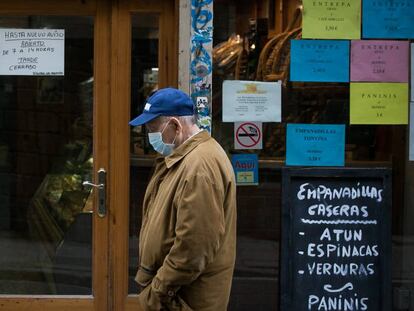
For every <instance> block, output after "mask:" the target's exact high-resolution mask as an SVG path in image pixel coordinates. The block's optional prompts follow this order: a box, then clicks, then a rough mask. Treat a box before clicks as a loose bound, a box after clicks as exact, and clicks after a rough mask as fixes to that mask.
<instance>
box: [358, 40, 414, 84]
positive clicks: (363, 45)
mask: <svg viewBox="0 0 414 311" xmlns="http://www.w3.org/2000/svg"><path fill="white" fill-rule="evenodd" d="M408 47H409V45H408V41H388V40H387V41H384V40H381V41H379V40H353V41H352V42H351V81H363V82H408V71H409V66H408V64H409V63H408V59H409V58H408V53H409V48H408Z"/></svg>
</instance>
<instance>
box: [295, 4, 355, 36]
mask: <svg viewBox="0 0 414 311" xmlns="http://www.w3.org/2000/svg"><path fill="white" fill-rule="evenodd" d="M302 37H303V38H309V39H312V38H315V39H359V38H360V37H361V1H360V0H347V1H314V0H303V32H302Z"/></svg>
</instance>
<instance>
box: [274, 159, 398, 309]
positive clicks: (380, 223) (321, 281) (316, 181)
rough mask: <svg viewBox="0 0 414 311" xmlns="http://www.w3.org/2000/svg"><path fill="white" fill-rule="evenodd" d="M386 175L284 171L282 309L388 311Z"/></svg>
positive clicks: (370, 171) (388, 194) (388, 191)
mask: <svg viewBox="0 0 414 311" xmlns="http://www.w3.org/2000/svg"><path fill="white" fill-rule="evenodd" d="M391 200H392V198H391V171H390V170H388V169H385V168H371V167H370V168H307V169H305V168H301V169H299V168H295V169H292V168H285V169H284V170H283V172H282V257H281V269H280V271H281V274H282V275H281V287H280V288H281V310H282V311H291V310H375V311H388V310H391V297H390V296H391V264H390V263H391V225H390V220H391Z"/></svg>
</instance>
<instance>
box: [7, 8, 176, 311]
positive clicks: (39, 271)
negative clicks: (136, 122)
mask: <svg viewBox="0 0 414 311" xmlns="http://www.w3.org/2000/svg"><path fill="white" fill-rule="evenodd" d="M146 14H155V15H157V16H158V27H159V38H158V67H159V68H158V86H159V87H164V86H176V85H177V60H178V57H177V46H178V44H177V41H178V34H177V31H176V30H177V29H178V17H177V4H176V2H175V1H174V0H168V1H163V0H156V1H154V0H153V1H137V0H134V1H133V0H79V1H74V0H61V1H54V0H4V1H1V3H0V29H1V28H12V29H23V28H24V29H51V30H55V29H64V30H65V43H64V44H65V56H64V63H65V74H64V76H62V77H48V76H43V77H40V76H39V77H38V76H32V77H30V76H19V77H15V76H13V75H10V76H8V75H3V76H0V80H2V81H0V82H1V84H2V86H3V87H4V92H3V91H1V92H0V93H1V94H0V95H1V96H0V98H1V99H0V114H1V118H0V120H2V121H3V120H5V121H4V122H3V123H4V124H3V123H2V121H0V134H1V135H0V181H1V182H2V186H3V185H4V184H6V185H7V187H6V188H10V189H11V190H10V191H9V192H8V195H9V196H7V200H8V201H7V204H5V203H4V202H3V201H0V218H1V216H2V213H3V212H4V213H5V215H6V216H7V217H8V218H7V219H6V218H5V219H6V220H7V221H4V228H3V222H0V243H3V242H4V241H5V242H6V245H12V243H14V244H13V245H16V247H11V252H10V256H9V257H7V256H4V258H6V266H7V269H9V267H11V268H10V270H6V272H7V273H3V277H2V269H0V309H1V310H22V309H29V308H30V309H31V310H59V311H61V310H99V311H102V310H132V309H134V310H137V300H136V297H135V295H134V294H132V295H128V261H129V259H128V240H129V234H128V231H129V230H128V228H129V221H130V220H129V195H130V193H129V178H128V176H129V166H130V128H129V125H128V121H129V120H130V118H131V111H130V104H131V33H132V31H131V27H132V23H131V21H132V19H133V18H135V20H136V19H137V18H138V20H139V19H140V18H141V17H143V16H145V15H146ZM36 42H37V41H36ZM39 42H40V41H39ZM31 44H32V43H31ZM33 44H35V43H33ZM1 49H2V47H1V46H0V50H1ZM88 64H89V65H90V67H89V65H88ZM1 88H2V87H0V89H1ZM132 89H133V88H132ZM3 93H4V94H3ZM9 116H10V117H9ZM6 119H8V120H6ZM6 121H7V122H6ZM3 140H4V141H3ZM88 146H89V147H90V148H89V149H88ZM76 148H78V149H79V150H80V151H79V152H78V149H76ZM75 151H76V154H75ZM88 152H89V153H88ZM4 154H6V156H4ZM28 155H30V156H31V157H28ZM20 159H22V160H20ZM56 159H57V161H55V160H56ZM79 159H82V161H83V163H82V164H83V165H90V167H89V166H88V167H87V168H86V170H85V167H84V166H82V167H81V168H80V167H79V166H77V165H78V162H79ZM30 161H32V162H30ZM55 162H57V163H58V164H59V165H55ZM92 163H93V164H92ZM25 164H26V165H25ZM38 167H39V169H36V168H38ZM68 167H69V172H68V171H67V170H68ZM100 169H104V170H106V172H107V176H106V189H105V190H106V198H104V199H102V198H100V197H98V193H100V192H99V191H98V189H95V190H93V192H88V191H87V190H85V188H82V187H81V186H80V185H81V183H82V181H85V180H89V181H91V182H92V181H94V182H95V184H97V183H100V182H101V181H98V175H97V174H98V170H100ZM16 176H17V177H16ZM2 178H3V179H4V178H6V181H7V182H6V183H4V181H3V180H1V179H2ZM13 178H14V179H18V180H17V181H16V180H12V179H13ZM21 180H23V181H26V182H23V183H22V182H21ZM68 180H69V182H73V185H71V186H68V184H67V183H68ZM56 183H58V184H59V186H56V185H55V184H56ZM20 184H22V187H20V188H19V187H18V185H20ZM20 186H21V185H20ZM19 189H20V190H19ZM31 189H33V190H32V191H31ZM29 190H30V191H31V192H30V191H29ZM1 195H3V193H0V196H1ZM13 195H14V196H13ZM2 198H3V197H2ZM10 202H11V203H10ZM22 202H23V203H22ZM73 202H77V205H76V204H75V205H76V208H77V209H76V208H73V204H74V203H73ZM102 202H104V203H106V214H102V213H98V206H99V203H102ZM19 204H20V205H19ZM16 211H18V213H16ZM100 212H102V211H101V210H100ZM13 213H14V214H13ZM16 215H17V216H16ZM63 215H64V216H63ZM16 219H17V220H16ZM88 226H89V227H88ZM19 230H20V231H19ZM88 230H89V231H88ZM11 233H13V234H12V235H11ZM10 236H12V237H13V239H14V240H10ZM16 241H17V243H20V244H16V243H15V242H16ZM7 243H8V244H7ZM20 246H21V247H20ZM22 249H23V251H22ZM39 249H42V251H37V250H39ZM77 252H79V254H80V255H79V256H78V255H76V254H78V253H77ZM27 254H29V256H28V257H27V258H26V257H25V256H26V255H27ZM74 254H75V255H74ZM30 256H33V257H34V258H40V257H41V258H42V259H40V260H39V262H33V261H32V259H31V257H30ZM43 256H44V258H43ZM25 258H26V260H25ZM7 260H8V261H7ZM16 263H18V264H16ZM11 270H12V271H11ZM10 271H11V272H10ZM22 271H23V272H24V273H23V272H22ZM3 272H4V271H3ZM22 284H23V285H24V286H22Z"/></svg>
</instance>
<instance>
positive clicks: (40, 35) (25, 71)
mask: <svg viewBox="0 0 414 311" xmlns="http://www.w3.org/2000/svg"><path fill="white" fill-rule="evenodd" d="M64 69H65V30H63V29H11V28H1V29H0V75H7V76H63V75H64V74H65V70H64Z"/></svg>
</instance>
